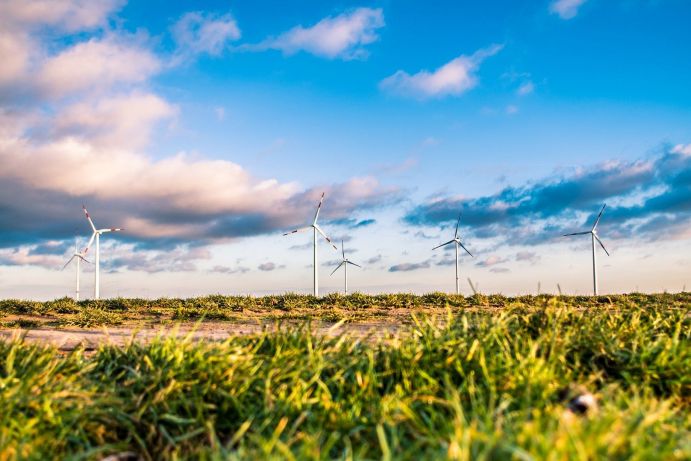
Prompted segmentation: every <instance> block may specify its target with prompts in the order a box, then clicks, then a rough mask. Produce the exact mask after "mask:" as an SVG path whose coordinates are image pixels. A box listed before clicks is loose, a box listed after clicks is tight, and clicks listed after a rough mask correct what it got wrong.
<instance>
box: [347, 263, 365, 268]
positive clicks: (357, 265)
mask: <svg viewBox="0 0 691 461" xmlns="http://www.w3.org/2000/svg"><path fill="white" fill-rule="evenodd" d="M346 263H347V264H351V265H353V266H356V267H359V268H360V269H362V266H361V265H359V264H355V263H354V262H352V261H346Z"/></svg>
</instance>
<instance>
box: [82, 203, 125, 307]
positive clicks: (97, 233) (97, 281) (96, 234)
mask: <svg viewBox="0 0 691 461" xmlns="http://www.w3.org/2000/svg"><path fill="white" fill-rule="evenodd" d="M82 208H83V209H84V214H85V215H86V219H87V220H88V221H89V224H91V229H92V230H93V233H92V234H91V239H89V243H88V244H87V245H86V248H85V249H84V254H86V252H87V251H89V248H91V244H92V243H94V239H96V275H95V278H94V299H100V298H101V275H100V266H101V234H105V233H107V232H120V231H123V230H124V229H120V228H110V229H96V226H94V222H93V221H92V220H91V216H89V212H88V211H86V207H85V206H84V205H82Z"/></svg>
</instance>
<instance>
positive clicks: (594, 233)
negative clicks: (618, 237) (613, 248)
mask: <svg viewBox="0 0 691 461" xmlns="http://www.w3.org/2000/svg"><path fill="white" fill-rule="evenodd" d="M606 206H607V204H606V203H605V204H604V205H602V209H601V210H600V214H598V215H597V219H596V220H595V224H593V228H592V229H590V230H589V231H586V232H574V233H573V234H566V235H564V237H570V236H572V235H588V234H590V239H591V241H592V244H593V293H595V296H597V253H595V241H596V240H597V243H599V244H600V246H601V247H602V249H603V250H605V253H607V256H609V251H607V248H605V244H604V243H602V240H600V237H598V236H597V225H598V224H599V223H600V218H602V213H603V212H604V211H605V207H606Z"/></svg>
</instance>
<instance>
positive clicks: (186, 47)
mask: <svg viewBox="0 0 691 461" xmlns="http://www.w3.org/2000/svg"><path fill="white" fill-rule="evenodd" d="M172 32H173V38H174V39H175V42H176V43H177V44H178V47H180V51H181V52H182V53H183V54H186V53H191V54H199V53H208V54H211V55H218V54H220V53H221V52H222V51H223V49H224V48H225V47H226V45H227V43H228V42H230V41H233V40H237V39H239V38H240V35H241V33H240V28H239V27H238V25H237V22H236V21H235V19H234V18H233V17H232V16H231V15H230V14H226V15H223V16H213V15H208V14H207V15H205V14H203V13H200V12H191V13H186V14H185V15H184V16H182V18H180V20H179V21H178V22H177V23H176V24H175V25H174V26H173V29H172Z"/></svg>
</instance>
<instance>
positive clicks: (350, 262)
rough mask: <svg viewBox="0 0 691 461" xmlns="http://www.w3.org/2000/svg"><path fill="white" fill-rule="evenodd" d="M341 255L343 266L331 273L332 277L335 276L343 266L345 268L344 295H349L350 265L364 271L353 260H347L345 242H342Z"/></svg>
mask: <svg viewBox="0 0 691 461" xmlns="http://www.w3.org/2000/svg"><path fill="white" fill-rule="evenodd" d="M341 255H342V260H341V264H339V265H338V266H337V267H336V269H334V271H333V272H332V273H331V275H334V274H335V273H336V271H337V270H338V269H340V268H341V266H343V272H344V275H345V290H344V293H345V294H348V264H351V265H353V266H356V267H359V268H360V269H362V266H360V265H359V264H355V263H354V262H352V261H351V260H349V259H348V258H346V255H345V248H344V246H343V240H341Z"/></svg>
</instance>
